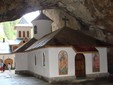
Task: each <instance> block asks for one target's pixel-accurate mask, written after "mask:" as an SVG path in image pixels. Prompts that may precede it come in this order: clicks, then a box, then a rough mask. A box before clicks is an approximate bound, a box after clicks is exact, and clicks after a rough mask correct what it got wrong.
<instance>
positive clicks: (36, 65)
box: [15, 47, 108, 77]
mask: <svg viewBox="0 0 113 85" xmlns="http://www.w3.org/2000/svg"><path fill="white" fill-rule="evenodd" d="M62 50H64V51H66V52H67V53H68V74H66V75H59V67H58V54H59V52H60V51H62ZM97 50H98V51H99V54H100V72H93V71H92V53H91V52H90V53H83V54H84V56H85V68H86V75H88V74H98V73H107V72H108V71H107V49H106V48H99V47H98V48H97ZM16 56H18V57H16V58H15V62H16V70H29V71H31V72H33V73H36V74H38V75H41V76H44V77H65V76H75V69H76V68H75V56H76V52H75V51H74V50H73V48H72V47H48V48H41V49H37V50H34V51H30V52H27V54H26V53H17V54H16ZM35 56H36V57H35ZM43 56H45V66H43ZM35 59H36V60H35ZM20 62H21V64H20ZM27 62H28V63H27Z"/></svg>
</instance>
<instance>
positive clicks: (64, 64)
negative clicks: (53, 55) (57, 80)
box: [58, 50, 68, 75]
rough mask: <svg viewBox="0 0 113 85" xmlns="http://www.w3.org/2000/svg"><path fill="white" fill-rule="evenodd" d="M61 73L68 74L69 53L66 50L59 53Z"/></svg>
mask: <svg viewBox="0 0 113 85" xmlns="http://www.w3.org/2000/svg"><path fill="white" fill-rule="evenodd" d="M58 64H59V75H65V74H68V54H67V52H66V51H63V50H62V51H60V52H59V55H58Z"/></svg>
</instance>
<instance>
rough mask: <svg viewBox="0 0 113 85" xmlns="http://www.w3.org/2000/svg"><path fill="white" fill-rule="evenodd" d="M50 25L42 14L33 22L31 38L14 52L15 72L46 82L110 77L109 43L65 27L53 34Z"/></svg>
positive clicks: (49, 20) (49, 21)
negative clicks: (108, 62) (108, 61)
mask: <svg viewBox="0 0 113 85" xmlns="http://www.w3.org/2000/svg"><path fill="white" fill-rule="evenodd" d="M52 22H53V21H52V20H51V19H49V18H48V17H47V16H46V15H44V14H43V13H42V12H41V14H40V15H39V16H38V17H37V18H36V19H34V20H33V21H32V23H33V26H34V37H33V38H32V39H31V40H29V41H28V42H27V43H26V44H25V45H23V46H22V47H20V48H19V49H18V50H16V52H15V62H16V67H15V68H16V69H15V73H17V74H24V73H25V74H31V75H34V76H36V77H38V78H41V79H43V80H46V81H48V82H49V83H52V82H59V81H71V82H74V81H76V80H77V79H78V78H96V77H106V76H108V75H109V73H108V66H107V47H108V46H110V44H108V43H105V42H102V41H100V40H97V39H95V38H93V37H90V36H88V35H86V34H84V33H82V32H81V31H80V30H74V29H72V28H68V27H66V26H65V27H63V28H61V29H58V30H56V31H54V32H52V31H51V24H52Z"/></svg>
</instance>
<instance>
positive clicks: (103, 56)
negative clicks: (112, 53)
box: [84, 47, 108, 74]
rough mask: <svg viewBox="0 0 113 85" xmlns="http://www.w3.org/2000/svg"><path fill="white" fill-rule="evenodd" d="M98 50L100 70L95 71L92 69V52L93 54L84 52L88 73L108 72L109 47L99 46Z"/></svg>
mask: <svg viewBox="0 0 113 85" xmlns="http://www.w3.org/2000/svg"><path fill="white" fill-rule="evenodd" d="M97 50H98V52H99V55H100V58H99V60H100V71H99V72H93V70H92V68H93V67H92V53H91V54H87V53H86V54H84V55H85V63H86V65H85V66H86V74H97V73H107V72H108V66H107V48H104V47H103V48H102V47H97Z"/></svg>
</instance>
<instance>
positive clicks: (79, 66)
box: [75, 54, 85, 77]
mask: <svg viewBox="0 0 113 85" xmlns="http://www.w3.org/2000/svg"><path fill="white" fill-rule="evenodd" d="M75 75H76V77H85V57H84V55H83V54H77V55H76V56H75Z"/></svg>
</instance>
